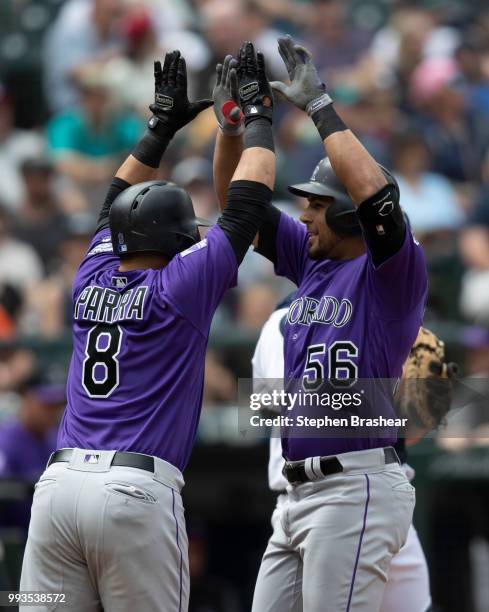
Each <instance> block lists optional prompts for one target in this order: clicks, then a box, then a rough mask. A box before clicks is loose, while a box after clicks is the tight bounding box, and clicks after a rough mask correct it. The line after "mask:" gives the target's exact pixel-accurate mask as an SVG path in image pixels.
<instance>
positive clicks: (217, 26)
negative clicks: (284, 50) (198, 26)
mask: <svg viewBox="0 0 489 612" xmlns="http://www.w3.org/2000/svg"><path fill="white" fill-rule="evenodd" d="M201 16H202V28H203V34H204V37H205V40H206V41H207V43H208V44H209V47H210V58H209V63H208V66H207V68H206V69H205V70H202V71H201V72H200V73H199V82H198V87H199V92H201V93H202V94H205V95H208V93H209V90H210V88H212V86H213V85H214V76H215V66H216V64H217V63H218V62H222V60H223V58H224V56H225V55H226V54H228V53H231V54H233V55H235V54H236V52H237V50H238V48H239V44H240V42H239V41H242V40H251V41H252V42H253V43H254V44H255V47H256V48H257V49H260V50H261V51H262V52H263V53H264V54H265V56H266V58H267V70H268V71H269V76H270V77H272V76H276V77H277V78H284V77H285V76H286V73H285V72H284V67H283V62H282V60H281V58H280V55H279V53H278V50H277V37H278V36H279V35H280V33H279V32H277V31H276V30H275V29H274V28H273V27H272V24H271V20H270V17H269V15H268V14H267V13H266V12H265V11H264V10H262V8H261V7H260V5H259V3H257V2H254V1H253V0H227V1H226V2H222V0H207V1H206V2H205V3H203V5H202V14H201Z"/></svg>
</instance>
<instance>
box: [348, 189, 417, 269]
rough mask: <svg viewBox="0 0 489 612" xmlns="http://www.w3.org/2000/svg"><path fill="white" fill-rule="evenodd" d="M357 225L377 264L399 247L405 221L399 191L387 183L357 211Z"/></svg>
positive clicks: (402, 238) (402, 240) (390, 255)
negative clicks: (358, 224)
mask: <svg viewBox="0 0 489 612" xmlns="http://www.w3.org/2000/svg"><path fill="white" fill-rule="evenodd" d="M357 213H358V218H359V220H360V225H361V226H362V230H363V235H364V237H365V241H366V243H367V246H368V249H369V251H370V253H371V254H372V260H373V262H374V264H375V265H376V266H380V264H382V263H383V262H384V261H387V260H388V259H389V257H392V256H393V255H395V254H396V253H397V251H398V250H399V249H400V248H401V246H402V243H403V242H404V236H405V233H406V221H405V219H404V215H403V213H402V209H401V206H400V204H399V191H398V190H397V188H396V187H395V186H394V185H392V184H388V185H386V186H385V187H383V188H382V189H381V190H380V191H379V192H378V193H376V194H375V195H373V196H372V197H371V198H369V199H368V200H365V202H362V203H361V204H360V206H359V207H358V210H357Z"/></svg>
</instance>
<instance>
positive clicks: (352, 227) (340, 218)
mask: <svg viewBox="0 0 489 612" xmlns="http://www.w3.org/2000/svg"><path fill="white" fill-rule="evenodd" d="M325 215H326V224H327V225H328V227H329V228H330V229H331V230H332V231H333V232H334V233H335V234H336V235H337V236H339V237H340V238H347V237H349V236H359V235H360V234H361V233H362V230H361V227H360V224H359V222H358V217H357V213H356V209H355V206H354V204H353V202H352V203H351V204H350V203H345V202H341V201H338V200H335V201H334V202H332V203H331V204H330V205H329V206H328V208H327V209H326V212H325Z"/></svg>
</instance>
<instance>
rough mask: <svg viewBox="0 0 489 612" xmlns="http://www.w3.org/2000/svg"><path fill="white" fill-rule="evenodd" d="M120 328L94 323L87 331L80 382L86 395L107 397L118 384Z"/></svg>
mask: <svg viewBox="0 0 489 612" xmlns="http://www.w3.org/2000/svg"><path fill="white" fill-rule="evenodd" d="M121 341H122V329H121V328H120V327H119V325H117V326H113V325H96V326H95V327H92V329H91V330H90V331H89V332H88V337H87V346H86V349H85V360H84V361H83V371H82V383H83V388H84V389H85V391H86V392H87V395H88V397H93V398H107V397H109V396H110V395H111V394H112V393H113V392H114V390H115V389H117V387H118V386H119V360H118V359H117V355H118V354H119V352H120V350H121Z"/></svg>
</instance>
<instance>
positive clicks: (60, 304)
mask: <svg viewBox="0 0 489 612" xmlns="http://www.w3.org/2000/svg"><path fill="white" fill-rule="evenodd" d="M95 226H96V224H95V221H94V218H93V217H92V216H91V215H88V214H78V215H72V216H71V217H68V218H66V220H65V224H64V226H63V235H62V239H61V241H60V243H59V247H58V257H57V267H56V268H55V269H54V270H53V271H52V273H51V274H50V275H49V276H48V277H47V278H46V279H45V280H44V281H43V282H41V283H38V284H37V285H36V286H35V287H33V288H32V290H31V291H30V292H29V293H28V295H27V304H26V316H25V319H26V324H25V327H26V331H28V332H30V333H32V334H35V335H38V336H41V337H43V338H57V337H59V336H60V335H62V334H63V332H68V331H69V329H70V327H71V320H72V319H71V318H72V311H73V302H72V299H71V289H72V283H73V278H74V276H75V273H76V271H77V269H78V266H79V265H80V262H81V261H82V259H83V258H84V256H85V254H86V252H87V249H88V246H89V244H90V240H91V239H92V236H93V234H94V232H95Z"/></svg>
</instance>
